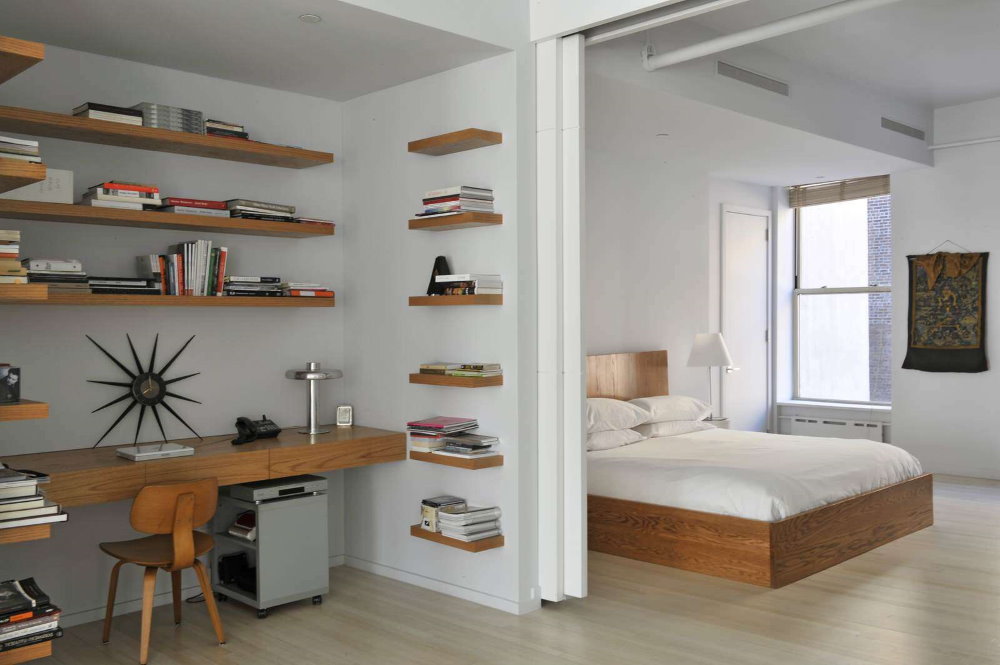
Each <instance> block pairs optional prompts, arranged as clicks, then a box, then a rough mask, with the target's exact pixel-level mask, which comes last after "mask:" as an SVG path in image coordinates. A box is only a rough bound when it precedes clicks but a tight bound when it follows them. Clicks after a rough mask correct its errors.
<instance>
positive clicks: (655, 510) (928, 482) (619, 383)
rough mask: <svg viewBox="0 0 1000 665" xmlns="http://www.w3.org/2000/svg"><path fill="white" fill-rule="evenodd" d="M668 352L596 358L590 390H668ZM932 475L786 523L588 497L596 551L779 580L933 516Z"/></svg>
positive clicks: (610, 393)
mask: <svg viewBox="0 0 1000 665" xmlns="http://www.w3.org/2000/svg"><path fill="white" fill-rule="evenodd" d="M667 394H669V393H668V390H667V352H666V351H647V352H642V353H616V354H611V355H601V356H589V357H588V358H587V396H588V397H611V398H613V399H622V400H629V399H635V398H637V397H651V396H654V395H667ZM932 490H933V478H932V476H931V474H929V473H928V474H924V475H922V476H918V477H916V478H912V479H910V480H907V481H904V482H901V483H896V484H895V485H888V486H886V487H883V488H880V489H877V490H873V491H871V492H866V493H864V494H859V495H857V496H854V497H851V498H849V499H844V500H843V501H838V502H836V503H832V504H829V505H826V506H821V507H819V508H814V509H813V510H809V511H806V512H804V513H799V514H798V515H793V516H792V517H789V518H787V519H784V520H781V521H780V522H762V521H758V520H750V519H744V518H741V517H730V516H728V515H716V514H714V513H705V512H699V511H696V510H684V509H682V508H671V507H668V506H659V505H656V504H650V503H640V502H638V501H626V500H623V499H612V498H609V497H603V496H596V495H593V494H591V495H588V504H587V517H588V526H587V536H588V538H587V540H588V546H589V548H590V549H591V550H594V551H597V552H605V553H607V554H614V555H617V556H623V557H627V558H629V559H638V560H640V561H648V562H650V563H657V564H661V565H665V566H671V567H673V568H680V569H683V570H690V571H693V572H696V573H705V574H706V575H715V576H717V577H725V578H727V579H731V580H736V581H738V582H749V583H750V584H757V585H760V586H766V587H772V588H777V587H781V586H784V585H786V584H789V583H791V582H795V581H797V580H800V579H802V578H804V577H808V576H809V575H812V574H813V573H817V572H819V571H821V570H825V569H826V568H829V567H831V566H835V565H836V564H838V563H840V562H842V561H846V560H848V559H850V558H853V557H855V556H858V555H859V554H863V553H864V552H867V551H869V550H872V549H875V548H876V547H879V546H881V545H884V544H885V543H888V542H890V541H892V540H895V539H897V538H900V537H902V536H905V535H907V534H910V533H913V532H914V531H919V530H920V529H924V528H926V527H929V526H931V525H932V524H933V523H934V506H933V497H932Z"/></svg>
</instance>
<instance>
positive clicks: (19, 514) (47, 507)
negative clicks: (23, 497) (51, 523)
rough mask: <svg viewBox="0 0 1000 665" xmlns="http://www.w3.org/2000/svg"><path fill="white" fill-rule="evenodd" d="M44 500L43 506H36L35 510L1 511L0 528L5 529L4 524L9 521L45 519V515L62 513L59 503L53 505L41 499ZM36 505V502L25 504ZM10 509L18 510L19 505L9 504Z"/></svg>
mask: <svg viewBox="0 0 1000 665" xmlns="http://www.w3.org/2000/svg"><path fill="white" fill-rule="evenodd" d="M40 498H41V500H42V505H40V506H35V507H33V508H19V509H17V510H0V528H3V523H4V522H6V521H8V520H22V519H25V518H28V517H43V516H45V515H58V514H59V513H60V512H62V506H60V505H59V504H58V503H52V502H50V501H46V500H45V497H40ZM25 503H31V504H32V505H34V502H33V501H31V502H25ZM8 506H10V507H14V508H17V506H18V504H16V503H15V504H8ZM8 506H4V507H8Z"/></svg>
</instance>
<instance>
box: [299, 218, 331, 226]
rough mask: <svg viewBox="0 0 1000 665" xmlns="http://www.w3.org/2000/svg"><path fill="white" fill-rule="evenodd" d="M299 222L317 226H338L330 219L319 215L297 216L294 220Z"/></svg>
mask: <svg viewBox="0 0 1000 665" xmlns="http://www.w3.org/2000/svg"><path fill="white" fill-rule="evenodd" d="M293 221H295V222H296V223H297V224H313V225H315V226H329V227H331V228H336V226H337V225H336V224H335V223H334V222H333V221H332V220H329V219H320V218H318V217H295V218H294V220H293Z"/></svg>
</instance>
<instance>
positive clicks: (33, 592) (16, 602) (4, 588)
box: [0, 577, 49, 615]
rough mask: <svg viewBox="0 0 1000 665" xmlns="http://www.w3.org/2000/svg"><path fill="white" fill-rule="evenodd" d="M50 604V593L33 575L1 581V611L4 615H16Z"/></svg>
mask: <svg viewBox="0 0 1000 665" xmlns="http://www.w3.org/2000/svg"><path fill="white" fill-rule="evenodd" d="M48 604H49V597H48V595H47V594H46V593H45V592H44V591H42V589H41V587H39V586H38V583H37V582H35V578H33V577H26V578H24V579H23V580H6V581H4V582H0V613H2V614H4V615H14V614H18V613H20V612H25V611H27V610H34V609H35V608H36V607H41V606H44V605H48Z"/></svg>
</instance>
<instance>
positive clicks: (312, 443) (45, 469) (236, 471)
mask: <svg viewBox="0 0 1000 665" xmlns="http://www.w3.org/2000/svg"><path fill="white" fill-rule="evenodd" d="M298 429H299V428H298V427H289V428H288V429H285V430H284V431H282V433H281V434H280V435H278V436H277V437H275V438H273V439H263V440H261V441H255V442H253V443H246V444H243V445H241V446H234V445H232V444H231V443H230V441H231V440H232V439H233V438H234V437H235V436H236V435H235V434H226V435H224V436H210V437H205V439H204V440H203V441H199V440H198V439H177V440H174V441H172V442H171V443H180V444H183V445H186V446H191V447H192V448H194V455H188V456H187V457H173V458H168V459H162V460H150V461H147V462H130V461H128V460H126V459H124V458H121V457H118V456H117V455H116V454H115V449H116V448H119V447H121V446H120V445H119V446H109V447H102V448H82V449H78V450H63V451H56V452H49V453H35V454H30V455H12V456H9V457H4V458H3V460H2V461H3V462H5V463H6V464H7V465H9V466H11V467H13V468H15V469H30V470H32V471H38V472H41V473H45V474H48V475H49V477H50V482H49V483H48V484H47V485H43V486H42V489H43V491H44V492H45V495H46V497H47V498H48V499H49V500H50V501H55V502H56V503H60V504H62V505H63V506H83V505H87V504H92V503H107V502H110V501H120V500H123V499H130V498H132V497H134V496H135V495H136V494H138V492H139V490H140V489H142V488H143V487H144V486H146V485H151V484H154V483H166V482H175V481H182V480H195V479H198V478H210V477H215V478H218V479H219V485H233V484H236V483H246V482H251V481H254V480H266V479H268V478H282V477H285V476H297V475H300V474H304V473H320V472H323V471H334V470H336V469H346V468H351V467H357V466H367V465H369V464H380V463H382V462H397V461H401V460H404V459H406V435H405V434H404V433H402V432H391V431H389V430H383V429H375V428H373V427H361V426H355V427H335V426H330V429H331V431H330V432H329V433H328V434H317V435H314V436H309V435H308V434H299V433H298ZM152 443H156V442H152ZM122 445H129V444H122Z"/></svg>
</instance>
